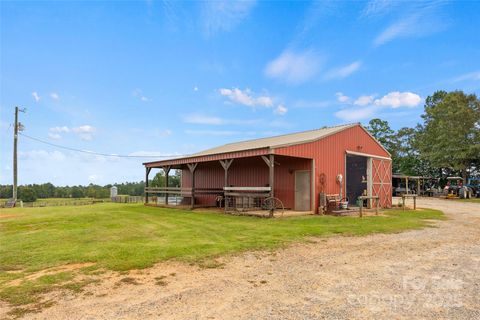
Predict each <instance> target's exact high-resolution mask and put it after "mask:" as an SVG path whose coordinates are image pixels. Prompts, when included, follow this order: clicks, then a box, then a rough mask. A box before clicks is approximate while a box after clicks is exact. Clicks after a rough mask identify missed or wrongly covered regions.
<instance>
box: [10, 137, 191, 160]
mask: <svg viewBox="0 0 480 320" xmlns="http://www.w3.org/2000/svg"><path fill="white" fill-rule="evenodd" d="M18 134H20V135H21V136H23V137H25V138H28V139H31V140H34V141H37V142H40V143H43V144H47V145H49V146H52V147H56V148H60V149H65V150H70V151H75V152H81V153H87V154H92V155H97V156H104V157H118V158H174V157H186V156H189V155H186V154H170V155H161V156H160V155H159V156H134V155H122V154H109V153H101V152H94V151H88V150H81V149H76V148H72V147H67V146H62V145H59V144H55V143H51V142H48V141H45V140H42V139H38V138H34V137H31V136H29V135H26V134H24V133H21V132H19V133H18Z"/></svg>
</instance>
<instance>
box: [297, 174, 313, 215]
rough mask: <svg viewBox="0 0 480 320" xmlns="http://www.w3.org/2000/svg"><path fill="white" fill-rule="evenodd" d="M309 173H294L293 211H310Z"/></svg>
mask: <svg viewBox="0 0 480 320" xmlns="http://www.w3.org/2000/svg"><path fill="white" fill-rule="evenodd" d="M310 176H311V173H310V171H306V170H301V171H295V210H297V211H310V210H311V209H310V204H311V202H310V193H311V187H310Z"/></svg>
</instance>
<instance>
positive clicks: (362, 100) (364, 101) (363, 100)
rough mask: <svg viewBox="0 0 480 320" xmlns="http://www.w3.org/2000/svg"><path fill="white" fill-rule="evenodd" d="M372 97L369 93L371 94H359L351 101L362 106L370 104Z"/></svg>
mask: <svg viewBox="0 0 480 320" xmlns="http://www.w3.org/2000/svg"><path fill="white" fill-rule="evenodd" d="M374 98H375V96H374V95H371V96H360V97H358V98H357V99H356V100H355V101H354V102H353V104H354V105H356V106H362V107H363V106H366V105H369V104H372V102H373V100H374Z"/></svg>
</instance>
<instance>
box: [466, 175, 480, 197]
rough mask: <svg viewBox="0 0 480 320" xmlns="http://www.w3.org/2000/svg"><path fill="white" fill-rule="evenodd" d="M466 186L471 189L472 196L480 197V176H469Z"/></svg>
mask: <svg viewBox="0 0 480 320" xmlns="http://www.w3.org/2000/svg"><path fill="white" fill-rule="evenodd" d="M466 187H467V188H468V189H469V191H470V195H471V196H472V197H474V198H480V177H476V178H469V179H468V183H467V185H466Z"/></svg>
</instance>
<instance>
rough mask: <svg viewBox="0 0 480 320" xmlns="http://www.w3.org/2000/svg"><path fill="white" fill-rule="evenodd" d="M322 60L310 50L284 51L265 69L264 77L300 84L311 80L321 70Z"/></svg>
mask: <svg viewBox="0 0 480 320" xmlns="http://www.w3.org/2000/svg"><path fill="white" fill-rule="evenodd" d="M322 60H323V59H322V58H321V57H320V56H319V55H318V54H316V53H314V52H313V51H312V50H307V51H304V52H293V51H289V50H287V51H284V52H282V54H280V56H278V57H277V58H275V59H274V60H272V61H270V62H269V63H268V64H267V66H266V67H265V75H266V76H268V77H270V78H274V79H279V80H281V81H284V82H287V83H292V84H300V83H303V82H305V81H307V80H310V79H311V78H313V77H314V76H315V75H317V73H318V72H319V71H320V69H321V64H322Z"/></svg>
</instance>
